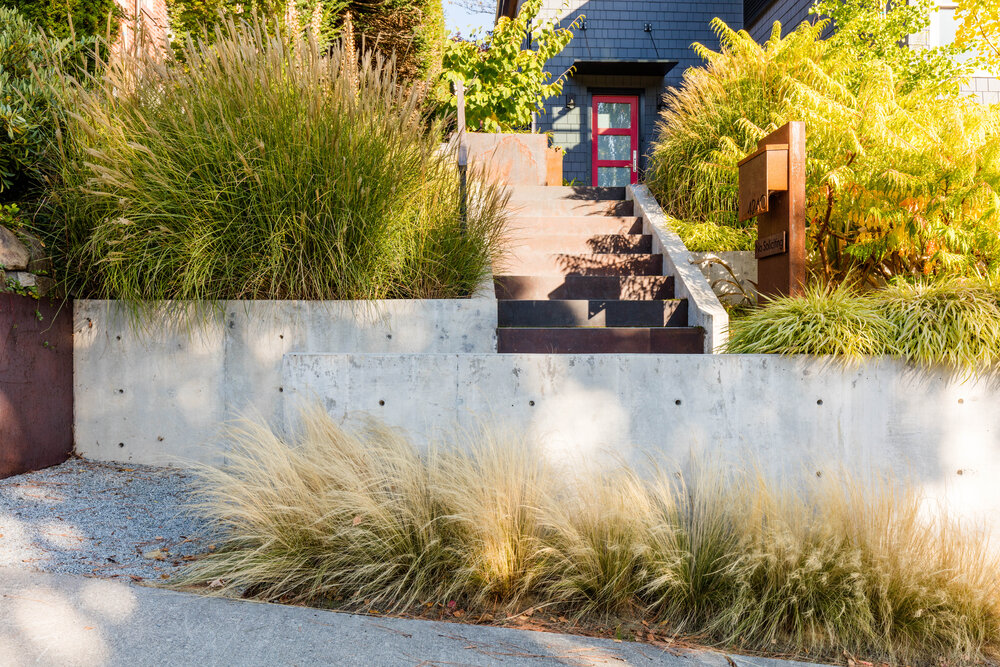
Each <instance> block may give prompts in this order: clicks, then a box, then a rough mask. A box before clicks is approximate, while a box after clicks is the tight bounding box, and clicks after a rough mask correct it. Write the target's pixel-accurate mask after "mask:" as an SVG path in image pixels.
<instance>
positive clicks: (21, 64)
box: [0, 7, 83, 201]
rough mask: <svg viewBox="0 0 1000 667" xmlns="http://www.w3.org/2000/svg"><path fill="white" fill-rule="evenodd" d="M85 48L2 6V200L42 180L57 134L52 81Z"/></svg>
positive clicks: (22, 194)
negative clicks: (51, 146) (52, 35)
mask: <svg viewBox="0 0 1000 667" xmlns="http://www.w3.org/2000/svg"><path fill="white" fill-rule="evenodd" d="M82 46H83V43H82V42H79V41H78V42H73V41H71V40H70V39H68V38H67V39H55V38H53V37H50V36H48V35H46V34H45V33H43V32H42V31H41V30H40V29H39V28H37V27H36V26H35V25H34V24H32V23H31V22H30V21H29V20H27V19H26V18H25V17H24V16H22V15H21V14H20V13H19V12H18V11H16V10H13V9H9V8H7V7H0V201H5V200H6V201H12V200H17V199H22V198H23V197H25V196H26V195H28V194H29V193H30V192H31V191H32V190H33V189H34V188H35V187H36V186H38V185H39V184H40V182H41V180H42V178H43V175H44V168H45V164H46V160H45V159H44V158H45V155H46V154H47V152H48V149H49V147H50V143H51V140H52V138H53V136H54V132H55V128H54V122H53V111H54V110H55V109H56V107H57V103H56V101H55V99H54V97H53V95H52V90H51V88H50V86H49V83H50V81H51V80H52V79H53V78H55V77H56V76H58V75H59V72H60V70H61V68H62V67H63V66H64V65H66V64H68V63H69V62H70V61H71V60H73V59H74V56H75V55H76V54H79V52H80V49H81V48H82Z"/></svg>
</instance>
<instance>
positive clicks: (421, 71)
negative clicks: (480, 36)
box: [170, 0, 444, 80]
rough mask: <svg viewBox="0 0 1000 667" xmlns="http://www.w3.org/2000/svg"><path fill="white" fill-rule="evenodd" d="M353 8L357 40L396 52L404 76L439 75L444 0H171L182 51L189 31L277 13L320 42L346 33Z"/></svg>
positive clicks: (285, 24) (199, 33) (207, 32)
mask: <svg viewBox="0 0 1000 667" xmlns="http://www.w3.org/2000/svg"><path fill="white" fill-rule="evenodd" d="M348 12H350V14H351V16H352V20H353V23H354V29H355V32H356V34H357V37H358V40H359V41H358V46H363V47H364V48H372V49H374V50H376V51H378V52H379V53H381V54H383V55H384V56H385V57H386V58H395V62H396V71H397V73H398V74H399V76H400V77H401V78H404V79H409V80H417V79H423V78H429V77H434V76H436V75H437V73H438V71H439V70H440V67H441V50H442V46H441V42H442V40H443V39H444V10H443V8H442V5H441V0H254V1H253V2H243V1H242V0H171V2H170V17H171V24H172V27H173V32H174V38H175V45H176V46H177V48H178V51H179V52H181V51H182V47H183V46H184V44H185V43H186V41H187V39H188V38H189V37H194V38H196V39H197V38H207V39H208V40H209V41H211V40H212V39H214V31H215V29H216V28H217V27H220V26H224V25H225V22H226V21H228V20H231V19H232V20H238V21H247V22H253V21H254V20H255V17H257V16H273V17H278V22H279V23H280V24H281V26H282V29H284V30H285V31H286V32H292V33H295V34H302V35H304V34H306V33H307V32H311V33H312V34H313V35H314V36H315V38H316V39H317V40H318V41H319V43H320V45H321V46H325V45H328V44H331V43H333V42H334V41H335V40H336V39H337V38H338V37H340V35H341V31H342V29H343V26H344V20H345V17H346V15H347V13H348Z"/></svg>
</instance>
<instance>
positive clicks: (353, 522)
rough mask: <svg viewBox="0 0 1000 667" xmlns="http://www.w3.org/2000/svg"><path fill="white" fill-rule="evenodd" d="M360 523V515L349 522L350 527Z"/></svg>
mask: <svg viewBox="0 0 1000 667" xmlns="http://www.w3.org/2000/svg"><path fill="white" fill-rule="evenodd" d="M360 523H361V515H360V514H359V515H357V516H356V517H354V520H353V521H351V525H352V526H357V525H358V524H360Z"/></svg>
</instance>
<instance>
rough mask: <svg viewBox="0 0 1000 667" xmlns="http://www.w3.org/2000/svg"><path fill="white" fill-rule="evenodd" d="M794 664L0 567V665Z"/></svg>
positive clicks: (773, 666) (725, 666)
mask: <svg viewBox="0 0 1000 667" xmlns="http://www.w3.org/2000/svg"><path fill="white" fill-rule="evenodd" d="M39 664H40V665H86V666H91V665H130V666H133V665H135V666H145V665H199V666H201V665H241V666H242V665H413V666H416V665H421V666H426V667H431V666H437V665H504V666H508V665H579V666H585V667H590V666H591V665H618V666H621V665H668V666H671V667H695V666H700V665H711V666H717V667H731V665H734V664H735V665H739V666H740V667H743V666H747V667H750V666H759V667H782V666H790V665H797V666H800V665H802V663H790V662H785V661H780V660H765V659H760V658H743V657H737V656H731V658H727V656H725V655H722V654H717V653H710V652H681V651H677V652H674V653H668V652H664V651H662V650H660V649H657V648H655V647H652V646H648V645H644V644H636V643H629V642H622V643H618V642H614V641H611V640H606V639H592V638H588V637H576V636H570V635H557V634H551V633H543V632H530V631H526V630H512V629H506V628H494V627H482V626H471V625H460V624H454V623H439V622H434V621H415V620H405V619H392V618H375V617H367V616H353V615H350V614H342V613H336V612H330V611H320V610H314V609H307V608H303V607H290V606H284V605H274V604H264V603H257V602H247V601H242V600H226V599H220V598H207V597H201V596H198V595H192V594H188V593H176V592H173V591H167V590H161V589H156V588H148V587H144V586H133V585H128V584H124V583H121V582H117V581H108V580H104V579H91V578H85V577H80V576H73V575H62V574H47V573H42V572H33V571H26V570H20V569H10V568H0V665H4V666H5V667H14V666H20V665H39Z"/></svg>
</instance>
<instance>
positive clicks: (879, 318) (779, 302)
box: [727, 284, 893, 360]
mask: <svg viewBox="0 0 1000 667" xmlns="http://www.w3.org/2000/svg"><path fill="white" fill-rule="evenodd" d="M892 334H893V330H892V328H891V326H890V325H889V322H888V321H887V320H886V319H885V317H884V316H883V314H882V313H881V311H880V310H879V308H878V304H877V303H876V302H875V301H874V300H873V299H871V298H870V297H866V296H861V295H858V294H856V293H855V292H854V291H853V290H852V289H851V288H850V287H848V286H846V285H840V286H837V287H829V286H821V285H815V284H814V285H810V286H809V287H808V288H806V290H805V293H804V294H803V295H802V296H800V297H794V298H778V299H775V300H773V301H771V302H769V303H768V304H766V305H765V307H763V308H761V309H759V310H755V311H753V312H751V313H750V314H749V315H747V316H745V317H741V318H735V319H733V321H732V322H731V323H730V327H729V342H728V344H727V351H728V352H730V353H733V354H828V355H837V356H840V357H843V358H845V359H850V360H858V359H861V358H863V357H865V356H874V355H881V354H885V353H886V350H887V349H888V347H889V344H890V341H891V340H892Z"/></svg>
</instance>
